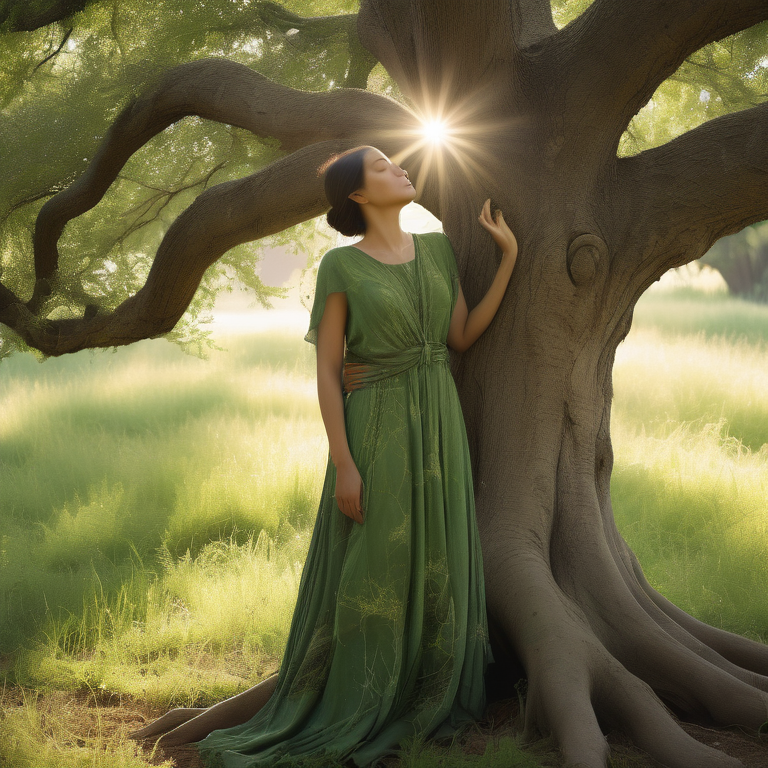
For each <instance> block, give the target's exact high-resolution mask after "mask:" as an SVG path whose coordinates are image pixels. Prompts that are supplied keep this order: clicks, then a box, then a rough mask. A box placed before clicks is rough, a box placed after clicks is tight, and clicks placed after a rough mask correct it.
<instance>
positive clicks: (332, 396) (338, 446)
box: [317, 292, 352, 469]
mask: <svg viewBox="0 0 768 768" xmlns="http://www.w3.org/2000/svg"><path fill="white" fill-rule="evenodd" d="M346 320H347V295H346V294H345V293H341V292H337V293H329V294H328V298H327V299H326V303H325V309H324V311H323V317H322V319H321V320H320V325H319V326H318V328H317V399H318V401H319V403H320V414H321V415H322V417H323V423H324V424H325V431H326V432H327V434H328V446H329V448H330V451H331V460H332V461H333V463H334V465H335V466H336V468H337V469H338V468H339V465H340V464H343V463H345V462H348V461H352V454H351V453H350V451H349V444H348V443H347V431H346V427H345V423H344V396H343V392H342V369H343V366H344V329H345V327H346Z"/></svg>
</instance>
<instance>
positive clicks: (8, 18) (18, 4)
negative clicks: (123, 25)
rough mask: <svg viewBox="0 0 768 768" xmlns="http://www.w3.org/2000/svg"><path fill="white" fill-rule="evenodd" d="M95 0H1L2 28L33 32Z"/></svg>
mask: <svg viewBox="0 0 768 768" xmlns="http://www.w3.org/2000/svg"><path fill="white" fill-rule="evenodd" d="M92 2H93V0H0V28H2V30H3V31H5V32H32V31H33V30H35V29H40V27H46V26H48V25H49V24H53V23H54V22H56V21H62V20H63V19H66V18H69V17H70V16H72V14H74V13H77V12H78V11H82V10H83V8H85V6H86V5H89V4H90V3H92Z"/></svg>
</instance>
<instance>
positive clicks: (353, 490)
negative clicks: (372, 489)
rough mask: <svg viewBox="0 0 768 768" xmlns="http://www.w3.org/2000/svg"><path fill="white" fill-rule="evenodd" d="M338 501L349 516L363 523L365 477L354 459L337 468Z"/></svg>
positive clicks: (340, 507) (341, 508)
mask: <svg viewBox="0 0 768 768" xmlns="http://www.w3.org/2000/svg"><path fill="white" fill-rule="evenodd" d="M336 503H337V504H338V505H339V509H340V510H341V511H342V512H343V513H344V514H345V515H346V516H347V517H351V518H352V519H353V520H354V521H355V522H357V523H360V525H362V524H363V478H362V477H360V473H359V472H358V470H357V467H356V466H355V464H354V462H352V461H350V462H347V463H345V464H342V465H341V466H339V467H337V468H336Z"/></svg>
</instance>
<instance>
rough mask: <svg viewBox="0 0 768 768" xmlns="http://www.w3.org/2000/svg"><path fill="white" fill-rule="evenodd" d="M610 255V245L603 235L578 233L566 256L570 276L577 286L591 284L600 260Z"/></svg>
mask: <svg viewBox="0 0 768 768" xmlns="http://www.w3.org/2000/svg"><path fill="white" fill-rule="evenodd" d="M607 255H608V246H607V245H606V244H605V240H603V238H602V237H598V236H597V235H592V234H583V235H578V236H577V237H575V238H574V239H573V240H571V242H570V245H569V246H568V254H567V256H566V267H567V269H568V277H569V278H570V279H571V282H572V283H573V284H574V285H576V286H584V285H589V284H590V283H591V282H592V281H593V280H594V279H595V275H596V274H597V269H598V267H599V266H600V262H601V261H602V260H604V259H605V258H606V256H607Z"/></svg>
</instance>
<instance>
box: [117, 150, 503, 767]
mask: <svg viewBox="0 0 768 768" xmlns="http://www.w3.org/2000/svg"><path fill="white" fill-rule="evenodd" d="M321 171H323V172H324V183H325V192H326V196H327V197H328V201H329V202H330V203H331V206H332V207H331V210H330V211H329V212H328V222H329V224H330V225H331V226H332V227H334V228H336V229H337V230H338V231H339V232H341V233H342V234H344V235H348V236H351V235H359V234H362V235H364V236H363V238H362V239H361V240H360V241H359V242H358V243H356V244H355V245H354V246H342V247H339V248H334V249H332V250H330V251H328V253H326V254H325V255H324V256H323V259H322V260H321V263H320V266H319V268H318V274H317V287H316V291H315V298H314V304H313V307H312V312H311V317H310V324H309V330H308V331H307V334H306V336H305V337H304V338H305V339H306V341H308V342H310V343H312V344H316V346H317V389H318V399H319V403H320V411H321V415H322V417H323V421H324V424H325V428H326V431H327V433H328V443H329V457H328V463H327V467H326V475H325V483H324V486H323V490H322V495H321V500H320V506H319V510H318V514H317V519H316V523H315V528H314V531H313V535H312V541H311V543H310V547H309V552H308V555H307V560H306V563H305V565H304V571H303V573H302V577H301V582H300V585H299V595H298V599H297V603H296V608H295V611H294V614H293V620H292V624H291V628H290V632H289V636H288V641H287V645H286V649H285V654H284V657H283V661H282V664H281V667H280V670H279V672H278V673H277V674H276V675H274V676H272V677H271V678H268V679H267V680H265V681H263V682H262V683H260V684H259V685H257V686H255V687H254V688H251V689H250V690H248V691H245V692H244V693H241V694H239V695H238V696H234V697H232V698H231V699H227V700H226V701H224V702H221V703H220V704H217V705H215V706H213V707H210V708H208V709H202V710H200V709H191V710H174V711H172V712H169V713H168V714H167V715H165V716H164V717H163V718H160V719H159V720H158V721H155V723H152V724H150V725H149V726H147V727H146V728H144V729H142V730H141V731H137V732H135V733H134V734H132V735H133V736H134V737H147V736H151V735H155V734H157V733H161V732H162V731H164V730H168V728H170V727H172V726H178V727H176V728H175V729H174V730H173V731H171V732H170V733H168V734H167V735H166V736H164V737H163V738H162V739H161V740H160V741H161V742H162V743H163V744H164V745H169V744H180V743H187V742H190V741H195V740H198V739H202V740H201V741H198V742H197V746H198V749H199V751H200V753H201V755H202V756H203V758H204V759H205V760H206V763H207V765H209V766H217V767H220V768H235V767H237V768H248V767H250V766H266V765H277V764H279V765H288V764H291V763H292V762H293V761H299V762H301V761H302V760H304V764H308V763H309V762H312V760H315V759H316V760H317V761H319V762H318V764H320V765H330V764H337V765H338V764H341V763H342V762H343V761H346V760H351V761H352V763H353V764H354V765H358V766H370V765H373V764H374V763H375V762H376V761H377V760H378V758H380V757H382V756H384V755H386V754H388V753H392V752H395V751H396V750H397V748H398V747H399V746H401V744H402V742H403V741H404V739H406V738H407V737H409V736H434V737H435V738H440V737H442V736H448V735H452V734H454V733H455V732H456V730H457V728H459V727H460V726H463V725H466V724H467V723H469V722H471V721H473V720H477V719H479V718H481V717H482V714H483V710H484V708H485V685H484V673H485V669H486V667H487V664H488V663H489V661H491V660H492V656H491V650H490V643H489V642H488V631H487V630H488V627H487V619H486V613H485V590H484V582H483V570H482V554H481V550H480V545H479V537H478V533H477V523H476V520H475V509H474V495H473V489H472V476H471V467H470V459H469V450H468V445H467V436H466V430H465V426H464V421H463V418H462V414H461V408H460V405H459V401H458V394H457V391H456V386H455V383H454V381H453V378H452V376H451V373H450V369H449V366H448V351H447V348H446V342H447V344H449V345H450V346H451V347H452V348H453V349H455V350H458V351H461V352H463V351H464V350H466V349H467V348H468V347H469V346H470V345H471V344H472V343H474V341H475V340H476V339H477V338H478V337H479V336H480V334H482V333H483V331H484V330H485V329H486V328H487V327H488V324H489V323H490V322H491V320H492V319H493V317H494V315H495V313H496V311H497V309H498V307H499V304H500V303H501V299H502V296H503V295H504V291H505V289H506V287H507V284H508V282H509V279H510V276H511V274H512V270H513V268H514V265H515V260H516V258H517V242H516V240H515V237H514V235H513V234H512V232H511V231H510V230H509V228H508V227H507V225H506V224H505V223H504V219H503V217H502V215H501V212H500V211H499V212H498V213H497V216H496V220H495V221H494V220H493V219H492V217H491V214H490V200H486V202H485V204H484V206H483V209H482V213H481V214H480V216H479V221H480V224H481V225H482V226H483V227H485V228H486V229H487V230H488V231H489V232H490V233H491V235H492V237H493V238H494V240H495V241H496V243H497V244H498V245H499V246H500V247H501V249H502V259H501V265H500V266H499V269H498V272H497V274H496V277H495V279H494V281H493V283H492V285H491V287H490V289H489V290H488V293H487V294H486V296H485V297H484V298H483V299H482V301H480V303H479V304H478V305H477V306H476V307H475V308H474V309H473V310H472V312H470V313H468V311H467V306H466V303H465V301H464V297H463V294H462V291H461V286H460V285H459V278H458V269H457V265H456V260H455V257H454V254H453V250H452V249H451V245H450V242H449V241H448V239H447V238H446V237H445V235H443V234H441V233H428V234H409V233H407V232H404V231H403V230H402V229H401V228H400V223H399V214H400V211H401V209H402V208H403V207H404V206H405V205H407V204H408V203H409V202H411V200H413V199H414V197H415V195H416V192H415V189H414V187H413V185H412V184H411V183H410V181H409V179H408V174H407V173H406V172H405V171H404V170H403V169H402V168H400V167H399V166H398V165H396V164H395V163H393V162H391V161H390V160H389V158H388V157H387V156H386V155H385V154H383V153H382V152H380V151H379V150H378V149H376V148H374V147H369V146H363V147H356V148H355V149H352V150H349V151H347V152H344V153H342V154H341V155H337V156H334V157H333V158H331V159H330V160H329V161H328V163H326V164H325V165H324V166H323V167H322V168H321ZM345 342H346V343H345ZM345 346H346V349H345ZM339 511H341V512H342V513H343V514H339ZM185 721H186V722H185ZM182 722H183V723H184V724H183V725H178V724H179V723H182ZM216 729H218V730H216ZM203 736H206V738H202V737H203ZM281 757H282V760H280V758H281ZM278 761H280V762H279V763H278Z"/></svg>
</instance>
